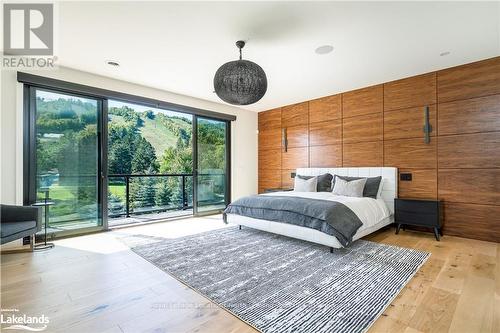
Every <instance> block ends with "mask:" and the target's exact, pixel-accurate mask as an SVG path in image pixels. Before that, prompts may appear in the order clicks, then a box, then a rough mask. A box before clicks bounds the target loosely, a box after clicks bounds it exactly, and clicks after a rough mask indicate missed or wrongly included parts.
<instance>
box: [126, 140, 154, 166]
mask: <svg viewBox="0 0 500 333" xmlns="http://www.w3.org/2000/svg"><path fill="white" fill-rule="evenodd" d="M148 170H150V171H151V173H156V172H158V162H157V160H156V153H155V149H154V148H153V146H152V145H151V143H149V141H148V140H146V139H144V138H143V137H142V136H141V137H139V138H138V139H137V141H136V144H135V152H134V155H133V158H132V172H133V173H146V172H149V171H148Z"/></svg>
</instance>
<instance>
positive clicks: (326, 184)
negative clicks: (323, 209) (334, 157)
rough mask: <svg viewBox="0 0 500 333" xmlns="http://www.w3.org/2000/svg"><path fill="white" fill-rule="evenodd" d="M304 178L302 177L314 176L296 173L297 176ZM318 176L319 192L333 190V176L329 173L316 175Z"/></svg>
mask: <svg viewBox="0 0 500 333" xmlns="http://www.w3.org/2000/svg"><path fill="white" fill-rule="evenodd" d="M297 177H299V178H302V179H311V178H313V177H314V176H302V175H296V176H295V178H297ZM316 178H318V187H317V191H318V192H331V191H332V188H333V186H332V179H333V176H332V175H331V174H329V173H325V174H322V175H319V176H316Z"/></svg>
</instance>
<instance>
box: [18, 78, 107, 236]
mask: <svg viewBox="0 0 500 333" xmlns="http://www.w3.org/2000/svg"><path fill="white" fill-rule="evenodd" d="M27 92H29V95H30V109H31V110H30V112H29V116H28V118H29V119H27V121H28V123H29V127H30V128H31V129H32V130H31V131H30V134H29V135H30V136H31V140H29V142H30V149H28V154H29V155H30V156H29V166H30V168H29V170H27V171H28V172H29V173H30V174H29V179H30V183H31V185H30V186H29V187H30V188H29V189H28V191H27V192H28V198H27V200H25V201H28V202H27V203H28V204H32V203H34V202H43V201H45V200H47V201H51V202H52V203H53V205H51V206H50V207H49V223H48V230H47V232H48V233H49V234H53V233H56V234H60V233H62V234H64V233H74V232H75V231H76V232H79V231H81V230H82V229H96V228H98V227H100V226H102V210H101V185H102V184H101V179H100V177H99V175H100V167H101V158H100V153H101V142H100V133H101V122H100V116H101V111H102V102H101V100H98V99H92V98H88V97H82V96H77V95H70V94H65V93H60V92H55V91H50V90H44V89H38V88H33V87H32V88H29V89H28V91H27ZM44 222H45V221H44Z"/></svg>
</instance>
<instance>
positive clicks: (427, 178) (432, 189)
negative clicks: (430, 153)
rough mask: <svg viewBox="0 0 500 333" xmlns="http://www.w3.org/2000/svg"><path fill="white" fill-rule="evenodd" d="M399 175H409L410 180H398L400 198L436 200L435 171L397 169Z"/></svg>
mask: <svg viewBox="0 0 500 333" xmlns="http://www.w3.org/2000/svg"><path fill="white" fill-rule="evenodd" d="M401 173H411V174H412V180H411V181H403V180H399V182H398V185H399V197H400V198H409V199H412V198H414V199H436V198H437V169H399V174H401Z"/></svg>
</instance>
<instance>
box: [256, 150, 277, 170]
mask: <svg viewBox="0 0 500 333" xmlns="http://www.w3.org/2000/svg"><path fill="white" fill-rule="evenodd" d="M259 169H277V170H279V169H281V149H270V150H260V151H259Z"/></svg>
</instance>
